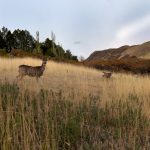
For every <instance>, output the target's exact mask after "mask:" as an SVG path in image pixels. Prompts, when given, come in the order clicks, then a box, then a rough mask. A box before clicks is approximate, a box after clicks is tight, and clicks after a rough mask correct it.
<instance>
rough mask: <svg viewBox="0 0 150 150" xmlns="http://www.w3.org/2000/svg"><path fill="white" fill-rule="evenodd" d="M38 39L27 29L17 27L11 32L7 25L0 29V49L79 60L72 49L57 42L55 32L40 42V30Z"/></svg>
mask: <svg viewBox="0 0 150 150" xmlns="http://www.w3.org/2000/svg"><path fill="white" fill-rule="evenodd" d="M36 35H37V37H36V39H35V38H34V37H33V36H32V35H31V34H30V32H29V31H27V30H20V29H16V30H14V31H13V32H11V31H10V30H9V29H7V28H6V27H2V28H1V29H0V49H3V50H4V51H7V52H11V50H12V49H18V50H23V51H26V52H30V53H33V54H35V55H46V56H49V57H52V58H57V59H66V60H76V61H77V60H78V58H77V56H74V55H73V54H72V53H71V51H70V50H64V49H63V47H62V46H61V45H60V44H56V42H55V38H56V37H55V34H54V33H53V32H51V38H46V40H45V41H44V42H39V32H37V34H36Z"/></svg>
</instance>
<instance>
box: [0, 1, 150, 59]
mask: <svg viewBox="0 0 150 150" xmlns="http://www.w3.org/2000/svg"><path fill="white" fill-rule="evenodd" d="M3 26H5V27H7V28H8V29H10V30H11V31H13V30H15V29H18V28H19V29H26V30H28V31H29V32H30V33H31V34H32V35H33V36H34V37H35V36H36V31H39V32H40V41H41V42H43V41H44V40H45V39H46V38H47V37H49V38H51V31H53V32H54V33H55V35H56V41H57V43H58V42H59V43H60V44H62V46H63V48H65V49H66V50H67V49H70V50H71V52H72V53H73V54H74V55H77V56H84V57H85V58H87V57H88V56H89V55H90V54H91V53H92V52H94V51H95V50H103V49H108V48H115V47H120V46H122V45H133V44H141V43H143V42H146V41H150V0H0V28H2V27H3Z"/></svg>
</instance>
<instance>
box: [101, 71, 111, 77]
mask: <svg viewBox="0 0 150 150" xmlns="http://www.w3.org/2000/svg"><path fill="white" fill-rule="evenodd" d="M103 73H104V74H103V77H104V78H110V77H111V75H112V73H111V72H103Z"/></svg>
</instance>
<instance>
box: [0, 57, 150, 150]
mask: <svg viewBox="0 0 150 150" xmlns="http://www.w3.org/2000/svg"><path fill="white" fill-rule="evenodd" d="M41 63H42V61H41V60H38V59H31V58H22V59H21V58H17V59H6V58H1V59H0V79H1V85H3V84H5V83H7V82H9V83H11V84H13V83H14V84H17V86H18V87H19V98H17V99H18V104H17V106H15V107H17V108H14V102H12V103H11V102H8V101H7V103H6V104H3V103H5V101H4V100H3V99H5V95H3V94H2V91H4V92H8V93H9V91H11V87H9V85H7V87H8V88H7V89H8V90H7V89H6V88H5V86H2V87H1V90H0V95H1V96H0V104H1V105H2V106H3V107H2V108H1V107H0V112H1V113H0V121H2V122H3V121H4V120H5V118H7V119H6V124H3V123H2V124H0V131H4V130H6V135H5V134H2V135H1V134H0V137H3V138H2V139H0V143H1V142H2V141H3V142H2V143H1V144H2V145H3V148H5V149H6V148H8V149H9V148H11V146H12V145H13V144H12V140H13V141H14V142H16V143H17V141H18V140H19V139H21V140H22V142H23V143H22V144H21V145H20V146H21V147H22V148H23V149H30V148H32V149H37V148H39V149H49V148H51V149H60V147H61V146H63V149H82V148H83V149H84V147H86V146H87V147H88V146H90V145H92V147H91V148H94V149H95V148H96V147H97V146H98V148H100V147H101V146H102V147H104V148H105V149H106V148H108V147H109V146H108V147H107V144H108V145H110V146H112V147H114V148H115V146H116V145H117V146H118V147H119V148H121V147H122V148H125V147H126V145H129V147H130V148H135V147H136V144H137V143H138V144H139V143H142V144H143V145H141V146H139V147H140V148H143V147H145V146H146V142H147V140H144V139H143V140H144V142H143V141H142V142H141V141H140V142H139V141H138V142H137V138H138V137H140V138H141V137H143V136H144V138H148V136H149V131H150V125H149V126H148V127H147V124H146V127H145V126H142V125H141V122H142V121H141V119H140V118H142V119H143V118H144V117H141V116H142V115H144V116H145V117H146V118H147V120H149V119H150V109H149V108H150V102H149V100H150V77H149V76H140V75H131V74H121V73H117V74H116V73H114V74H113V75H112V78H110V79H105V78H103V77H102V74H103V73H102V72H101V71H97V70H95V69H91V68H84V67H82V66H79V67H78V66H73V65H70V64H63V63H56V62H52V61H49V62H48V64H47V66H46V70H45V72H44V75H43V77H42V78H41V79H40V81H39V82H38V83H37V82H36V79H35V78H30V77H25V78H24V79H23V80H22V81H19V82H18V81H17V80H16V76H17V75H18V66H19V65H21V64H27V65H32V66H36V65H41ZM12 89H13V88H12ZM41 89H44V90H45V91H53V92H54V93H58V95H57V96H55V94H54V93H53V92H52V93H51V94H48V95H47V94H46V95H47V96H45V94H42V95H41V96H42V98H41V97H39V96H38V93H39V92H40V91H41ZM26 90H28V92H27V91H26ZM14 91H16V90H15V89H14ZM60 91H61V92H60ZM26 92H27V93H29V95H28V94H27V95H26ZM59 93H60V95H59ZM12 94H13V90H12ZM53 94H54V95H53ZM8 97H9V94H8ZM45 97H46V98H45ZM10 99H11V97H10ZM60 99H61V101H60ZM6 100H9V99H7V96H6ZM41 100H42V101H41ZM68 101H69V104H68V103H66V102H68ZM95 101H96V102H95ZM32 102H34V103H35V106H36V108H35V106H34V105H33V106H32ZM63 102H65V104H63ZM82 102H85V103H83V104H82ZM141 102H142V104H141ZM70 103H71V104H70ZM72 103H73V105H72ZM114 105H115V106H114ZM4 106H5V107H6V108H5V107H4ZM82 106H83V108H84V109H81V108H80V107H82ZM99 108H100V109H101V111H100V113H99V111H98V109H99ZM15 109H16V110H15ZM34 109H35V110H34ZM53 109H54V111H53ZM80 109H81V110H80ZM84 110H85V112H84ZM132 110H133V113H132ZM138 110H139V112H140V113H136V111H138ZM16 111H17V112H16ZM82 111H83V112H82ZM96 111H98V112H96ZM134 111H135V118H134V116H132V115H133V114H134ZM12 112H13V113H14V114H12ZM17 113H20V114H21V116H22V118H21V119H22V122H21V123H20V122H19V118H18V116H17ZM51 113H54V115H52V116H50V118H49V117H48V115H51ZM128 113H129V115H128ZM10 114H12V115H10ZM141 114H142V115H141ZM34 115H35V116H34ZM70 115H73V116H70ZM126 115H127V118H126ZM33 116H34V117H33ZM101 116H104V118H101ZM136 116H137V117H136ZM72 117H73V118H72ZM115 117H117V118H115ZM119 117H121V119H120V120H121V121H120V120H119V124H118V118H119ZM128 117H129V119H128ZM130 117H131V118H130ZM132 117H133V118H132ZM36 118H37V120H36ZM79 118H81V120H80V119H79ZM97 119H98V120H97ZM115 119H116V121H115ZM126 119H127V121H126ZM134 119H135V121H134ZM16 120H18V123H17V121H16ZM91 120H92V121H91ZM36 121H38V122H37V123H36ZM132 121H133V122H132ZM12 122H13V123H12ZM78 122H79V123H80V124H79V126H77V125H78V124H77V123H78ZM116 122H117V123H116ZM122 122H124V123H122ZM62 123H64V124H65V126H64V128H62V131H60V126H59V125H61V124H62ZM115 123H116V124H115ZM132 123H133V124H134V123H135V125H133V126H132ZM40 124H42V126H41V129H39V127H40ZM17 125H18V128H16V126H17ZM36 125H37V126H38V128H36ZM103 125H104V126H103ZM143 125H145V122H143ZM10 126H13V128H12V130H11V127H10ZM144 127H145V128H144ZM102 129H103V130H106V131H107V132H110V133H111V134H113V135H114V137H113V136H111V139H109V138H110V137H108V138H107V136H106V138H107V139H105V138H104V139H105V140H104V143H101V141H99V140H98V139H99V135H98V133H99V132H100V133H101V132H102V133H103V130H102ZM116 129H117V130H116ZM20 130H21V132H20ZM63 130H64V132H63ZM62 132H63V133H62ZM145 132H147V134H145ZM4 133H5V132H4ZM15 133H16V136H15ZM129 133H130V134H129ZM105 134H106V133H104V136H105ZM116 134H117V139H116ZM128 134H129V135H128ZM4 135H5V136H4ZM12 136H13V137H15V139H16V140H15V139H14V138H12ZM72 136H73V137H72ZM126 138H127V139H126ZM60 139H61V140H60ZM83 139H84V140H83ZM85 139H86V140H89V141H90V142H91V143H86V140H85ZM125 139H126V140H127V141H125ZM30 140H31V141H30ZM59 140H60V141H59ZM78 140H79V141H78ZM82 140H83V141H82ZM94 140H97V141H95V142H94ZM113 140H116V141H113ZM138 140H140V139H138ZM45 141H47V142H45ZM96 142H98V143H96ZM87 144H89V145H87ZM16 145H18V146H19V141H18V143H17V144H16ZM50 145H51V146H50ZM100 145H101V146H100ZM18 146H16V147H18ZM44 146H45V148H44ZM67 146H68V147H70V148H66V147H67ZM132 146H133V147H132ZM16 147H15V145H13V148H16ZM109 148H110V147H109ZM87 149H88V148H87Z"/></svg>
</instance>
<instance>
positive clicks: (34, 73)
mask: <svg viewBox="0 0 150 150" xmlns="http://www.w3.org/2000/svg"><path fill="white" fill-rule="evenodd" d="M46 62H47V61H44V60H43V63H42V65H41V66H35V67H33V66H28V65H20V66H19V75H18V76H17V78H20V79H22V78H23V77H24V76H29V77H36V79H37V80H38V78H40V77H41V76H42V75H43V73H44V70H45V66H46Z"/></svg>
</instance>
